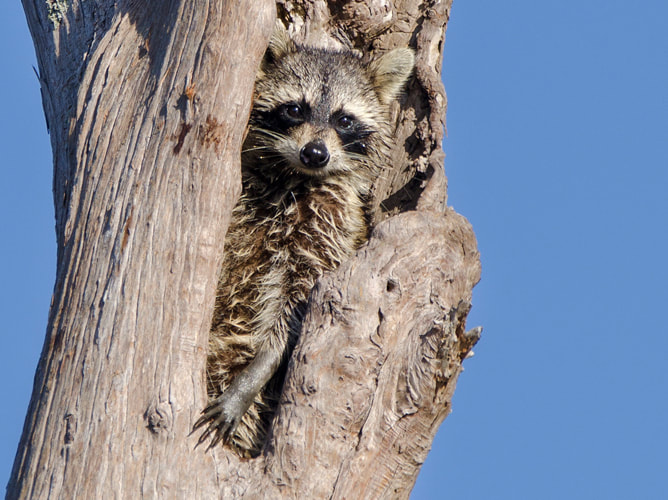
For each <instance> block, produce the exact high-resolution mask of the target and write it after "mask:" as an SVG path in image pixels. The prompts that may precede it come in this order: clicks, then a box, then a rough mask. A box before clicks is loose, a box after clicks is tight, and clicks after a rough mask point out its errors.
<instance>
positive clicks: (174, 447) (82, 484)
mask: <svg viewBox="0 0 668 500" xmlns="http://www.w3.org/2000/svg"><path fill="white" fill-rule="evenodd" d="M450 3H451V2H450V1H443V2H439V1H422V2H413V1H410V0H405V1H402V0H397V1H395V2H394V4H391V3H389V2H387V1H385V0H377V1H376V0H371V1H367V2H360V1H348V2H343V3H342V2H334V1H332V2H326V1H324V0H315V1H310V2H307V1H303V0H302V1H291V0H280V1H279V2H278V13H279V15H280V16H281V17H282V18H283V19H284V20H287V21H289V22H290V23H291V28H290V29H291V32H292V34H293V36H294V37H295V38H296V39H298V40H303V41H306V42H307V43H314V44H326V45H327V44H329V45H336V44H339V43H341V40H343V39H347V40H348V42H347V43H351V44H352V45H353V46H354V48H355V49H357V50H359V51H360V52H362V53H363V54H372V53H374V52H376V51H382V50H385V49H388V48H391V47H394V46H401V45H409V46H412V47H414V48H415V49H416V56H417V67H416V72H415V77H414V78H413V79H411V82H410V84H409V88H408V91H407V95H406V97H405V98H404V99H403V101H402V103H401V105H397V106H396V109H395V118H396V122H397V129H396V137H397V140H396V148H395V150H394V151H393V159H392V162H390V163H391V168H389V167H388V169H387V171H386V172H385V174H384V175H383V176H382V177H381V178H380V179H379V180H378V182H377V184H376V186H375V188H374V194H375V200H377V201H376V206H377V217H376V218H377V226H376V227H375V229H374V231H373V234H372V237H371V239H370V241H369V242H368V244H367V245H365V246H364V247H363V248H361V249H360V251H359V252H358V253H357V255H356V256H355V257H354V258H353V259H351V260H350V261H349V262H347V263H345V264H344V265H342V266H341V267H340V268H339V269H338V270H336V271H335V272H333V273H331V274H328V275H326V276H324V277H323V278H322V279H321V280H320V281H319V282H318V284H317V285H316V287H315V289H314V291H313V293H312V297H311V301H310V305H309V311H308V314H307V317H306V320H305V324H304V329H303V335H302V339H301V341H300V344H299V345H298V347H297V349H296V351H295V353H294V356H293V358H292V361H291V364H290V367H289V369H288V375H287V378H286V385H285V390H284V395H283V399H282V403H281V406H280V408H279V411H278V413H277V416H276V419H275V422H274V425H273V429H272V434H271V437H270V440H269V442H268V445H267V447H266V449H265V452H264V453H263V455H262V456H260V457H259V458H257V459H254V460H240V459H239V458H237V457H236V456H235V455H233V454H232V453H230V452H229V451H228V450H227V449H225V448H222V447H221V448H217V449H216V450H213V451H211V452H206V451H205V450H204V448H203V447H199V448H195V446H194V445H195V443H196V441H197V436H196V435H192V434H190V430H191V427H192V424H193V422H194V421H195V420H196V419H197V417H198V414H199V411H200V410H201V409H202V408H203V406H204V402H205V398H206V391H205V384H204V380H205V379H204V367H205V349H206V339H207V335H208V329H209V322H210V317H211V312H212V307H213V297H214V293H215V286H216V277H217V270H218V266H219V264H220V257H221V255H222V242H223V239H224V234H225V230H226V228H227V224H228V220H229V214H230V211H231V208H232V207H233V205H234V202H235V200H236V197H237V195H238V191H239V172H238V170H239V160H238V158H239V149H240V144H241V141H242V137H243V131H244V126H245V123H246V120H247V116H248V110H249V106H250V95H251V91H252V82H253V78H254V74H255V69H256V67H257V64H258V62H259V59H260V57H261V55H262V53H263V51H264V48H265V47H266V43H267V40H268V37H269V35H270V33H271V30H272V26H273V15H274V9H275V7H274V4H273V2H267V1H263V2H243V3H242V4H241V5H240V4H239V3H238V2H212V3H208V2H183V1H177V0H173V1H171V2H163V3H161V4H160V5H157V4H150V3H148V2H145V1H144V0H135V1H125V2H111V1H107V0H98V1H97V2H95V3H93V4H91V3H90V2H82V1H76V0H75V1H72V2H68V4H67V5H65V4H62V3H58V2H46V4H45V3H44V2H43V1H41V0H24V8H25V10H26V15H27V18H28V23H29V26H30V29H31V33H32V36H33V39H34V41H35V46H36V50H37V56H38V63H39V71H40V83H41V87H42V96H43V103H44V109H45V115H46V118H47V123H48V124H49V127H50V134H51V140H52V147H53V152H54V201H55V208H56V237H57V243H58V263H57V266H58V267H57V278H56V284H55V287H54V297H53V303H52V307H51V312H50V316H49V323H48V326H47V335H46V340H45V344H44V349H43V352H42V356H41V359H40V363H39V366H38V369H37V373H36V376H35V386H34V390H33V395H32V399H31V403H30V407H29V409H28V414H27V417H26V422H25V426H24V431H23V436H22V439H21V442H20V444H19V449H18V452H17V456H16V461H15V464H14V469H13V471H12V477H11V479H10V483H9V485H8V490H7V496H8V498H29V497H30V498H47V497H65V498H77V497H81V498H97V497H103V496H107V495H108V493H109V492H114V494H115V495H116V496H118V497H121V498H123V497H132V498H136V497H160V498H162V497H167V498H172V497H175V498H215V497H218V496H219V497H225V498H231V497H242V496H243V497H245V498H254V497H291V498H401V497H407V496H408V494H409V492H410V489H411V487H412V485H413V483H414V481H415V478H416V476H417V473H418V471H419V468H420V465H421V464H422V462H423V461H424V458H425V456H426V454H427V452H428V450H429V447H430V444H431V441H432V439H433V437H434V434H435V433H436V430H437V428H438V426H439V425H440V423H441V422H442V421H443V419H444V418H445V417H446V416H447V414H448V413H449V411H450V400H451V397H452V393H453V391H454V388H455V384H456V380H457V377H458V375H459V373H460V372H461V364H462V361H463V359H464V358H465V357H466V355H467V354H468V353H469V351H470V349H471V347H472V346H473V344H475V341H476V340H477V338H478V336H479V333H480V332H479V330H476V329H474V330H471V331H469V332H468V333H467V332H466V329H465V320H466V314H467V312H468V310H469V307H470V302H471V290H472V288H473V286H474V285H475V283H476V282H477V280H478V279H479V273H480V266H479V260H478V254H477V250H476V245H475V238H474V235H473V232H472V230H471V228H470V226H469V225H468V223H467V222H466V220H465V219H464V218H463V217H461V216H459V215H457V214H456V213H455V212H454V211H453V210H451V209H449V208H446V187H447V186H446V184H447V183H446V180H445V176H444V174H443V170H442V169H443V165H442V161H443V152H442V150H441V148H440V144H441V141H442V139H443V123H444V122H443V120H444V113H445V106H446V99H445V93H444V90H443V87H442V84H441V82H440V67H441V50H442V45H443V39H444V33H445V27H446V24H447V20H448V17H449V12H450Z"/></svg>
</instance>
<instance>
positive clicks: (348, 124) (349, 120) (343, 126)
mask: <svg viewBox="0 0 668 500" xmlns="http://www.w3.org/2000/svg"><path fill="white" fill-rule="evenodd" d="M354 124H355V119H354V118H353V117H352V116H346V115H344V116H342V117H341V118H339V119H338V120H336V128H338V129H339V130H350V129H351V128H353V125H354Z"/></svg>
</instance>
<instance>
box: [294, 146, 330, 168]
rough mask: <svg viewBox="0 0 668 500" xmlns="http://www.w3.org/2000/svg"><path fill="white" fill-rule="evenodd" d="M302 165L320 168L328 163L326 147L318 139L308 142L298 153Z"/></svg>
mask: <svg viewBox="0 0 668 500" xmlns="http://www.w3.org/2000/svg"><path fill="white" fill-rule="evenodd" d="M299 158H300V159H301V161H302V163H303V164H304V165H305V166H306V167H309V168H322V167H324V166H325V165H327V162H328V161H329V151H327V146H325V143H324V142H323V141H321V140H320V139H318V140H315V141H311V142H309V143H308V144H307V145H306V146H304V147H303V148H302V150H301V151H300V152H299Z"/></svg>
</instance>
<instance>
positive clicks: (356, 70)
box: [249, 36, 413, 177]
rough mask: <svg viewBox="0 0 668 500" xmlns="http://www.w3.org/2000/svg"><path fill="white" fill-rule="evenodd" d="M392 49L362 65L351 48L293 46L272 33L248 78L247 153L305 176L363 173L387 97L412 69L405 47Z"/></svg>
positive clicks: (382, 126) (383, 126)
mask: <svg viewBox="0 0 668 500" xmlns="http://www.w3.org/2000/svg"><path fill="white" fill-rule="evenodd" d="M398 50H399V51H400V56H401V57H398V58H397V57H396V54H395V57H394V58H393V59H392V60H391V61H390V62H389V63H388V59H386V60H385V61H384V64H383V58H381V59H379V60H378V61H376V62H375V63H372V64H370V65H365V64H363V63H362V62H361V61H360V60H359V58H357V57H356V56H355V55H354V54H352V53H348V52H332V51H327V50H322V49H313V48H297V47H296V46H295V45H294V44H292V43H291V42H290V41H289V40H287V39H280V40H279V41H277V40H276V36H275V38H274V39H273V40H272V45H271V46H270V50H269V51H268V53H267V56H266V57H265V62H264V65H263V67H262V71H261V74H260V76H259V77H258V80H257V82H256V91H255V94H256V95H255V102H254V107H253V112H252V115H251V127H250V133H249V142H250V143H251V148H250V149H251V150H252V151H253V154H254V155H255V157H256V158H259V159H261V160H263V161H262V163H263V164H264V165H265V167H266V168H271V169H279V170H282V169H286V168H288V169H289V170H290V171H293V172H295V171H296V172H299V173H301V174H304V175H306V176H311V177H327V176H332V175H345V174H346V173H353V174H364V172H361V170H365V169H366V170H368V168H369V163H370V162H369V161H368V157H369V156H370V155H373V154H376V153H377V151H376V149H377V147H378V141H383V140H388V139H387V138H385V137H382V135H383V134H386V130H387V128H388V127H387V125H388V124H387V121H388V118H387V117H388V110H389V102H390V101H391V100H392V98H394V95H395V94H396V92H397V91H398V90H399V89H400V87H401V86H402V85H403V83H404V82H405V80H406V78H407V77H408V75H409V74H410V71H411V70H412V67H413V55H412V52H410V51H409V50H408V49H398ZM396 52H397V51H393V52H390V53H389V54H387V55H386V56H384V58H388V56H390V55H391V54H393V53H396ZM398 59H400V60H398ZM390 65H392V66H393V67H392V68H389V66H390ZM396 66H399V69H397V68H396ZM390 73H391V76H390V77H388V75H389V74H390Z"/></svg>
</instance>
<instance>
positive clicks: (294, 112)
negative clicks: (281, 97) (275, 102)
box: [283, 104, 304, 120]
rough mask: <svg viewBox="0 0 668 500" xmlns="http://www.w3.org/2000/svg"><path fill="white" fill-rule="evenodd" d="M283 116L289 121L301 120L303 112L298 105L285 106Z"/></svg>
mask: <svg viewBox="0 0 668 500" xmlns="http://www.w3.org/2000/svg"><path fill="white" fill-rule="evenodd" d="M283 114H284V115H285V116H286V117H288V118H289V119H291V120H303V119H304V111H303V110H302V107H301V106H300V105H299V104H285V105H284V106H283Z"/></svg>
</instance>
